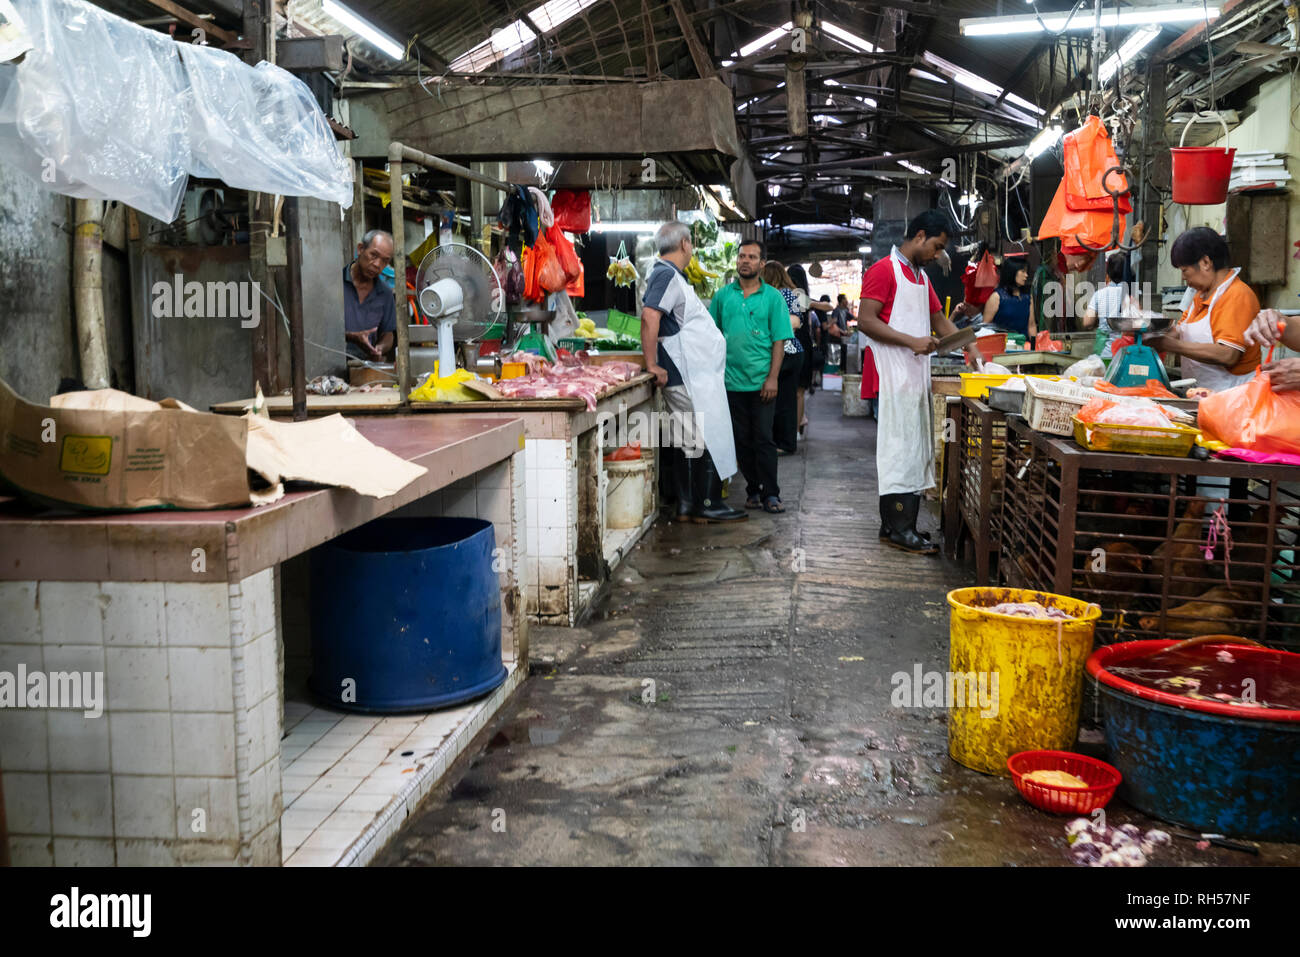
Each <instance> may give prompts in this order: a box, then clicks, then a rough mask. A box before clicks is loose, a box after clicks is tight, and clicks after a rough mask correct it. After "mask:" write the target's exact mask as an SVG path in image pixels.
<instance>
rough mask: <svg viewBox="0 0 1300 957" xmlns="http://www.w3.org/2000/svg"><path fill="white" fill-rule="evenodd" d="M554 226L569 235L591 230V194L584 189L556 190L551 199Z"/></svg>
mask: <svg viewBox="0 0 1300 957" xmlns="http://www.w3.org/2000/svg"><path fill="white" fill-rule="evenodd" d="M551 211H552V212H553V213H554V214H555V225H556V226H558V227H559V228H560V229H567V230H568V231H569V232H571V233H585V232H589V231H590V230H591V193H589V192H587V191H586V190H585V189H557V190H556V191H555V195H554V196H552V197H551Z"/></svg>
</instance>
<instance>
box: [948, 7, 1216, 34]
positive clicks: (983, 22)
mask: <svg viewBox="0 0 1300 957" xmlns="http://www.w3.org/2000/svg"><path fill="white" fill-rule="evenodd" d="M1218 16H1219V8H1218V7H1217V6H1211V7H1208V8H1202V7H1200V6H1199V5H1196V4H1191V3H1180V4H1171V5H1169V6H1161V7H1130V8H1127V9H1124V10H1115V9H1110V10H1102V12H1101V26H1102V29H1111V28H1113V27H1139V26H1149V25H1153V24H1161V23H1200V22H1203V21H1204V20H1206V19H1209V20H1214V19H1217V18H1218ZM1095 23H1096V18H1095V16H1094V14H1091V13H1088V12H1087V11H1083V10H1080V11H1078V12H1076V13H1075V14H1074V16H1073V17H1071V16H1070V14H1069V13H1045V14H1043V15H1042V16H1041V17H1035V16H1013V17H968V18H966V19H963V20H961V21H960V23H959V27H960V29H961V34H962V36H967V37H1004V36H1013V35H1015V34H1025V33H1042V32H1043V29H1044V28H1046V29H1048V30H1055V31H1059V30H1091V29H1092V28H1093V26H1094V24H1095Z"/></svg>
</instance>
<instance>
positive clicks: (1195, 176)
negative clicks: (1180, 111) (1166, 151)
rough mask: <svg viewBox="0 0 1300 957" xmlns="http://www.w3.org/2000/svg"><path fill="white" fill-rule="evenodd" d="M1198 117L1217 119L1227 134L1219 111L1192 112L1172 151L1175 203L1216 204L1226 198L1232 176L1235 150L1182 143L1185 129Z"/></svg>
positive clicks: (1226, 133)
mask: <svg viewBox="0 0 1300 957" xmlns="http://www.w3.org/2000/svg"><path fill="white" fill-rule="evenodd" d="M1198 119H1202V120H1218V121H1219V122H1220V123H1221V124H1222V125H1223V135H1224V137H1225V138H1226V137H1227V135H1228V124H1227V123H1224V122H1223V117H1221V116H1220V115H1219V114H1218V113H1197V114H1193V115H1192V117H1191V119H1189V120H1188V121H1187V125H1186V126H1185V127H1183V137H1182V139H1181V140H1179V143H1178V145H1177V146H1175V147H1173V148H1172V149H1171V150H1170V152H1171V153H1173V181H1174V183H1173V185H1174V202H1175V203H1185V204H1187V205H1189V206H1215V205H1217V204H1219V203H1222V202H1224V201H1225V200H1227V198H1228V182H1229V181H1230V180H1231V179H1232V158H1233V157H1234V156H1235V155H1236V154H1237V150H1236V149H1235V148H1232V147H1224V146H1183V143H1185V142H1187V131H1188V130H1190V129H1191V128H1192V124H1193V123H1194V122H1196V121H1197V120H1198Z"/></svg>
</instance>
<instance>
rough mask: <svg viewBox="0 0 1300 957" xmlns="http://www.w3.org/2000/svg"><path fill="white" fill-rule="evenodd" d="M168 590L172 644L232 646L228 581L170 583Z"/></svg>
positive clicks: (170, 638) (167, 586)
mask: <svg viewBox="0 0 1300 957" xmlns="http://www.w3.org/2000/svg"><path fill="white" fill-rule="evenodd" d="M164 592H165V594H166V596H167V609H166V614H167V643H168V644H169V645H186V646H190V647H207V648H220V647H223V646H229V645H230V611H229V600H230V595H229V589H228V586H227V585H226V584H225V583H224V582H166V583H165V585H164Z"/></svg>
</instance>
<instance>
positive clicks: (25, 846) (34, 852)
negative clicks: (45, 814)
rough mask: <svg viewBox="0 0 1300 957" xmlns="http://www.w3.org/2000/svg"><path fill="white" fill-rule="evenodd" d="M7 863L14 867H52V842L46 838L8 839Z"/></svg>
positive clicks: (12, 837) (11, 837)
mask: <svg viewBox="0 0 1300 957" xmlns="http://www.w3.org/2000/svg"><path fill="white" fill-rule="evenodd" d="M9 863H10V864H11V865H12V866H14V867H53V866H54V842H53V841H51V840H50V839H49V838H48V837H16V836H13V835H11V836H10V838H9Z"/></svg>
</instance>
